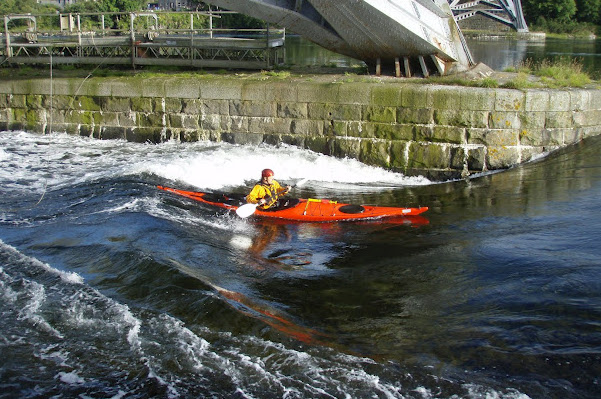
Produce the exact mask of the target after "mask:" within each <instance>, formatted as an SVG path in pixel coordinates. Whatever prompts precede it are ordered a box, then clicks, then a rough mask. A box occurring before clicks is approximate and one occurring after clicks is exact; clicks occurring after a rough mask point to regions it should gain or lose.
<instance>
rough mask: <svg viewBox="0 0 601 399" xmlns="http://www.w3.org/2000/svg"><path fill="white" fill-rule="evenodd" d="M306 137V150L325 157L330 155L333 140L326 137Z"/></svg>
mask: <svg viewBox="0 0 601 399" xmlns="http://www.w3.org/2000/svg"><path fill="white" fill-rule="evenodd" d="M304 137H305V140H304V141H305V148H307V149H309V150H311V151H314V152H317V153H320V154H325V155H330V154H331V153H332V150H331V141H332V140H331V139H330V138H328V137H325V136H308V137H307V136H304Z"/></svg>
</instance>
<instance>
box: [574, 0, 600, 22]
mask: <svg viewBox="0 0 601 399" xmlns="http://www.w3.org/2000/svg"><path fill="white" fill-rule="evenodd" d="M576 7H577V9H578V13H577V14H576V18H577V19H578V21H580V22H591V23H595V24H596V23H599V10H600V9H601V0H576Z"/></svg>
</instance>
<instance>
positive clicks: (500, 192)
mask: <svg viewBox="0 0 601 399" xmlns="http://www.w3.org/2000/svg"><path fill="white" fill-rule="evenodd" d="M600 155H601V138H592V139H587V140H585V141H584V142H582V143H580V144H578V145H575V146H571V147H569V148H566V149H564V150H561V151H559V152H556V153H553V154H550V155H548V156H546V157H544V158H541V159H539V160H537V161H536V162H532V163H528V164H525V165H522V166H519V167H515V168H512V169H510V170H507V171H504V172H500V173H495V174H488V175H482V176H475V177H473V178H472V179H470V180H459V181H450V182H432V181H429V180H427V179H424V178H409V177H405V176H403V175H401V174H396V173H391V172H387V171H384V170H382V169H377V168H372V167H368V166H365V165H362V164H360V163H358V162H355V161H352V160H342V159H334V158H330V157H327V156H323V155H318V154H315V153H312V152H309V151H306V150H300V149H297V148H293V147H281V148H273V147H249V146H236V145H230V144H224V143H208V142H202V143H186V144H178V143H164V144H160V145H151V144H136V143H127V142H123V141H98V140H91V139H88V138H82V137H74V136H68V135H65V134H60V133H54V134H50V135H44V136H41V135H36V134H30V133H26V132H0V190H1V193H2V195H1V196H0V314H1V315H2V327H0V355H1V356H2V361H0V397H1V398H16V397H18V398H42V397H67V398H71V397H80V398H148V397H164V398H178V397H180V398H188V397H194V398H206V397H215V398H230V397H232V398H454V399H456V398H511V399H525V398H598V397H600V396H601V249H600V245H599V242H600V240H601V205H600V201H599V198H600V196H601V157H600ZM264 167H271V168H272V169H274V170H275V173H276V177H277V178H278V179H279V180H280V181H281V182H285V183H295V182H298V181H300V180H302V179H305V178H306V179H309V180H308V181H307V182H306V183H305V184H304V185H302V186H300V187H297V188H295V189H294V190H295V191H294V195H297V196H300V197H313V198H332V199H337V200H340V201H344V202H351V203H369V204H378V205H389V206H417V205H425V206H429V207H430V210H429V211H428V212H427V213H425V214H424V215H425V220H421V221H419V222H414V223H410V222H407V223H399V222H395V223H385V222H374V221H372V222H363V223H338V224H327V223H326V224H295V223H266V222H261V221H258V220H253V219H240V218H237V217H236V216H235V215H231V214H227V213H223V212H219V211H216V210H215V209H212V208H208V207H205V206H202V205H200V204H197V203H194V202H193V201H191V200H188V199H185V198H181V197H176V196H174V195H172V194H170V193H167V192H164V191H160V190H157V189H156V185H157V184H160V185H170V186H175V187H178V188H184V189H186V188H188V189H202V190H225V191H233V192H238V193H242V192H247V191H248V190H249V189H250V187H251V185H252V183H253V182H254V181H255V180H256V179H257V176H258V175H259V173H260V170H261V169H262V168H264Z"/></svg>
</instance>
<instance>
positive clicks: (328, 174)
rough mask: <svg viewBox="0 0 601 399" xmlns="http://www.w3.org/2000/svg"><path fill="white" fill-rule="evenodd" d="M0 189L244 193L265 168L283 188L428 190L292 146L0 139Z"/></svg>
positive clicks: (12, 135)
mask: <svg viewBox="0 0 601 399" xmlns="http://www.w3.org/2000/svg"><path fill="white" fill-rule="evenodd" d="M0 145H1V146H2V147H3V148H4V149H3V150H2V153H0V166H2V167H1V168H0V181H1V182H3V184H6V185H7V186H8V187H10V188H12V189H15V190H29V191H31V190H34V191H37V192H42V191H44V190H45V189H46V188H48V189H54V188H59V187H64V186H69V185H74V184H78V183H82V182H89V181H94V180H97V179H100V178H111V177H123V176H131V175H140V174H144V173H149V174H153V175H156V176H159V177H161V178H163V179H165V180H170V181H174V182H181V183H185V184H188V185H191V186H195V187H198V188H201V189H210V190H218V189H222V188H225V187H236V186H242V185H249V184H252V183H253V182H255V181H256V180H257V179H258V177H259V176H260V171H261V170H262V169H264V168H271V169H274V171H275V172H276V177H277V179H279V180H280V181H283V182H286V183H294V182H296V181H299V180H301V179H309V180H311V181H312V183H314V184H316V185H318V186H319V184H326V185H327V184H331V183H336V184H340V187H341V188H343V189H344V188H348V187H349V185H351V186H352V185H361V186H363V187H362V188H363V189H365V188H366V187H365V186H370V187H372V189H376V190H377V189H379V187H380V186H381V187H384V188H386V187H390V186H393V187H398V186H404V185H423V184H430V183H431V182H430V181H429V180H428V179H425V178H423V177H406V176H404V175H402V174H399V173H393V172H390V171H386V170H384V169H381V168H376V167H371V166H366V165H364V164H361V163H360V162H358V161H356V160H352V159H337V158H334V157H329V156H325V155H321V154H317V153H314V152H311V151H308V150H302V149H298V148H296V147H291V146H285V145H283V146H280V147H273V146H268V145H260V146H241V145H232V144H227V143H212V142H197V143H184V144H181V143H173V142H169V143H164V144H159V145H153V144H135V143H128V142H125V141H119V140H110V141H103V140H94V139H89V138H83V137H79V136H69V135H66V134H56V133H55V134H51V135H43V136H40V135H35V134H30V133H25V132H1V133H0Z"/></svg>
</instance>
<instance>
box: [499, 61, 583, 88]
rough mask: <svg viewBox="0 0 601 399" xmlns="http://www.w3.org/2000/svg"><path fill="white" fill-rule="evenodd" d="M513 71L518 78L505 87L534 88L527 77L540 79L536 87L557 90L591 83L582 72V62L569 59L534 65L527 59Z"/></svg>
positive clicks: (533, 83) (533, 84) (534, 84)
mask: <svg viewBox="0 0 601 399" xmlns="http://www.w3.org/2000/svg"><path fill="white" fill-rule="evenodd" d="M513 71H515V72H518V76H517V77H516V78H514V79H513V80H512V81H511V82H508V83H507V84H506V85H505V87H511V88H527V87H535V86H537V84H536V83H535V82H532V81H530V80H529V79H528V75H533V76H536V77H538V78H539V79H540V83H539V84H538V86H541V85H542V86H544V87H550V88H557V87H584V86H586V85H587V84H589V83H591V78H590V76H589V75H588V74H587V73H586V72H583V68H582V62H581V61H580V60H574V59H570V58H560V59H558V60H556V61H549V60H544V61H542V62H540V63H535V62H533V61H532V60H530V59H528V60H526V61H525V62H523V63H522V64H520V65H518V66H517V67H516V68H514V69H513Z"/></svg>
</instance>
